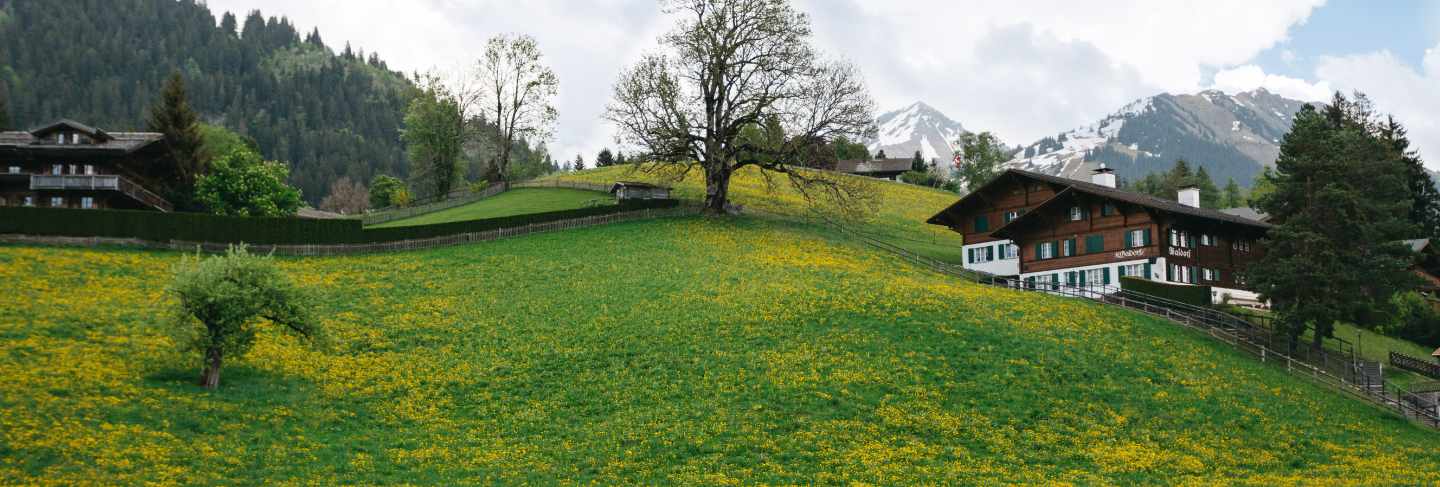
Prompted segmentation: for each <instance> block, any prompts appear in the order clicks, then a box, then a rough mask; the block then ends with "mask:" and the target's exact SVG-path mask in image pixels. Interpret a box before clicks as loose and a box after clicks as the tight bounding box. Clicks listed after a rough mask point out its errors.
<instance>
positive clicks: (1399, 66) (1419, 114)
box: [1315, 45, 1440, 170]
mask: <svg viewBox="0 0 1440 487" xmlns="http://www.w3.org/2000/svg"><path fill="white" fill-rule="evenodd" d="M1315 74H1316V76H1317V77H1319V78H1320V79H1323V80H1327V81H1330V82H1331V83H1334V84H1335V86H1336V87H1337V88H1339V89H1341V90H1344V91H1346V92H1349V91H1352V90H1359V91H1361V92H1364V93H1365V94H1366V95H1369V96H1370V99H1371V101H1373V102H1374V103H1375V109H1376V110H1378V111H1380V112H1382V113H1387V114H1392V115H1394V116H1395V118H1396V119H1397V120H1398V121H1399V122H1400V123H1401V124H1403V125H1405V128H1407V129H1408V130H1409V131H1410V141H1411V142H1413V143H1414V146H1415V147H1416V149H1418V150H1419V151H1420V153H1421V156H1423V157H1426V162H1427V165H1428V166H1429V167H1430V169H1432V170H1434V169H1440V121H1437V119H1436V118H1435V114H1436V113H1440V90H1436V87H1440V45H1437V46H1435V47H1434V48H1431V49H1429V50H1427V51H1425V57H1424V60H1423V61H1422V62H1421V66H1420V69H1418V70H1417V69H1415V68H1414V67H1412V66H1411V65H1409V64H1406V63H1405V62H1403V61H1401V60H1400V59H1399V58H1397V57H1395V55H1394V54H1392V53H1390V52H1389V51H1380V52H1374V53H1369V54H1360V55H1354V56H1342V57H1324V58H1321V60H1320V63H1319V64H1318V65H1317V66H1316V68H1315Z"/></svg>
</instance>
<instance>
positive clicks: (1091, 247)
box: [1085, 235, 1105, 254]
mask: <svg viewBox="0 0 1440 487" xmlns="http://www.w3.org/2000/svg"><path fill="white" fill-rule="evenodd" d="M1104 251H1105V236H1103V235H1087V236H1085V253H1087V254H1093V253H1096V252H1104Z"/></svg>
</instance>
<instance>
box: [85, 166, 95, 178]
mask: <svg viewBox="0 0 1440 487" xmlns="http://www.w3.org/2000/svg"><path fill="white" fill-rule="evenodd" d="M85 175H86V176H94V175H95V165H94V164H86V165H85Z"/></svg>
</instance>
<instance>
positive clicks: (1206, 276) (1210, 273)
mask: <svg viewBox="0 0 1440 487" xmlns="http://www.w3.org/2000/svg"><path fill="white" fill-rule="evenodd" d="M1200 280H1203V281H1205V282H1215V281H1218V280H1219V279H1216V278H1215V269H1211V268H1208V267H1204V268H1201V269H1200Z"/></svg>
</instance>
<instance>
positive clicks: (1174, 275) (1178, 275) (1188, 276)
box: [1170, 264, 1195, 284]
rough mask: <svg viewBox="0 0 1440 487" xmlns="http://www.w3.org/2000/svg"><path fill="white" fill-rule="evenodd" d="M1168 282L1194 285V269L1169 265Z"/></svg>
mask: <svg viewBox="0 0 1440 487" xmlns="http://www.w3.org/2000/svg"><path fill="white" fill-rule="evenodd" d="M1170 282H1179V283H1188V284H1195V268H1194V267H1190V266H1183V265H1179V264H1170Z"/></svg>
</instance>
